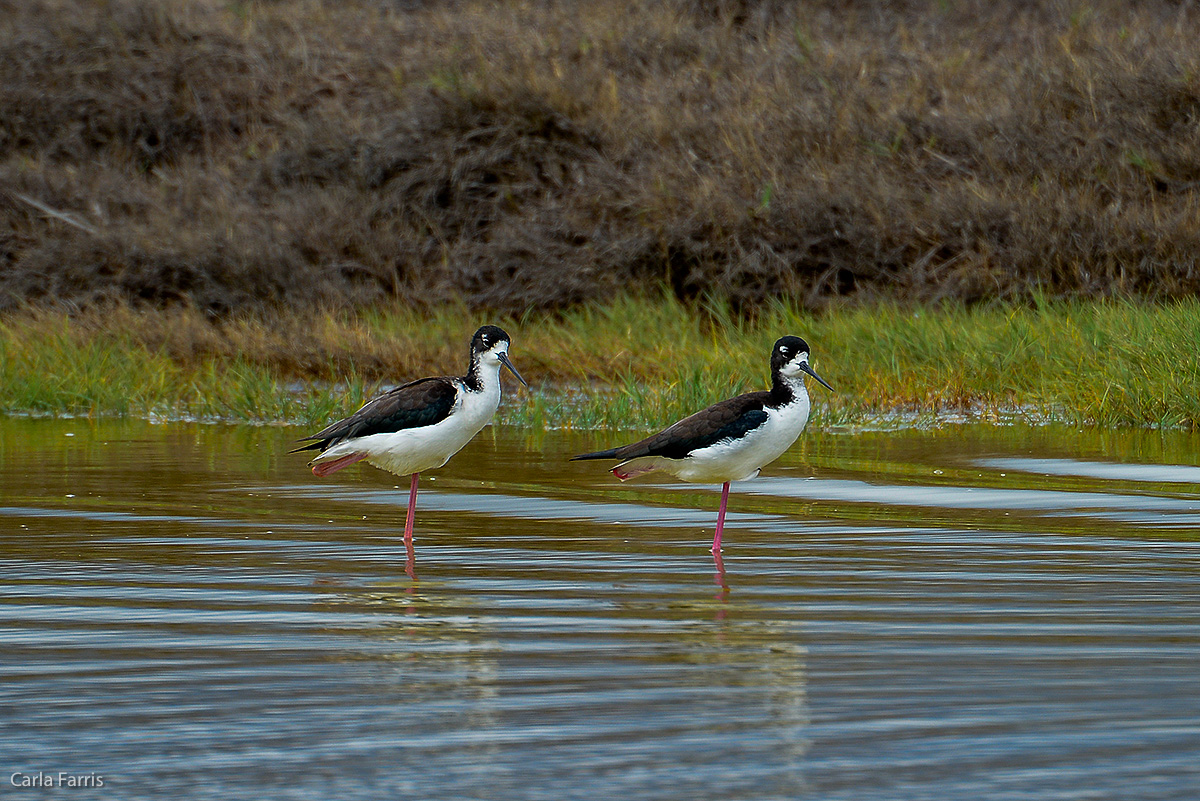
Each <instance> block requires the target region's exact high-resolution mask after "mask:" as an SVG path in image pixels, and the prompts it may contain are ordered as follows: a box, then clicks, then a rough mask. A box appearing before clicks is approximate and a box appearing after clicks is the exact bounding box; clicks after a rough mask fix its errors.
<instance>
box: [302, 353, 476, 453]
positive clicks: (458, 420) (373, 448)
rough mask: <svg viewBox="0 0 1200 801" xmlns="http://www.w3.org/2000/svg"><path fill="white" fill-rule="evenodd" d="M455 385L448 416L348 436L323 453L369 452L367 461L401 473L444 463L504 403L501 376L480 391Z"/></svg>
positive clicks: (460, 384) (459, 384)
mask: <svg viewBox="0 0 1200 801" xmlns="http://www.w3.org/2000/svg"><path fill="white" fill-rule="evenodd" d="M455 388H456V389H457V390H458V396H457V397H456V398H455V401H454V406H453V407H452V408H451V409H450V414H448V415H447V416H446V418H445V419H444V420H442V421H440V422H438V423H434V424H433V425H429V426H421V427H419V428H405V429H401V430H400V431H390V432H387V433H382V434H372V435H370V436H367V437H361V438H356V439H353V440H347V441H346V442H343V443H340V444H339V445H336V446H334V447H333V448H330V449H329V450H328V451H326V452H325V453H324V454H322V457H323V458H326V459H329V458H337V457H338V456H341V455H343V454H342V451H344V452H345V453H346V454H350V453H365V454H366V455H367V458H366V461H367V464H371V465H374V466H375V467H378V468H381V469H383V470H387V471H388V472H390V473H395V474H397V475H401V476H404V475H408V474H410V473H420V472H424V471H425V470H433V469H435V468H438V467H441V466H442V465H444V464H445V463H446V462H447V461H449V460H450V457H451V456H453V455H454V454H456V453H458V452H459V451H460V450H462V448H463V446H464V445H466V444H467V443H468V442H470V441H471V438H472V437H474V436H475V435H476V434H478V433H479V432H480V431H481V430H482V429H483V427H484V426H486V425H487V424H488V422H489V421H490V420H491V419H492V416H493V415H495V413H496V408H497V407H498V406H499V405H500V382H499V376H495V377H494V380H493V381H485V382H484V383H483V386H482V387H481V389H479V390H478V391H474V392H473V391H471V390H469V389H467V388H466V387H465V386H464V385H463V384H462V383H461V382H460V381H457V380H456V381H455Z"/></svg>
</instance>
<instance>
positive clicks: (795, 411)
mask: <svg viewBox="0 0 1200 801" xmlns="http://www.w3.org/2000/svg"><path fill="white" fill-rule="evenodd" d="M764 411H765V412H766V413H767V419H766V422H764V423H763V424H762V425H760V426H759V427H758V428H755V429H754V430H752V431H749V432H747V433H746V435H745V436H744V437H741V438H738V439H727V440H722V441H720V442H717V443H715V444H713V445H710V446H709V447H707V448H701V449H699V450H696V451H693V452H692V454H691V456H689V457H687V458H686V459H679V460H671V462H672V463H671V465H670V466H667V465H662V466H660V468H659V469H662V470H666V471H668V472H670V473H673V474H674V475H676V476H678V477H679V478H681V479H683V480H684V481H719V482H722V483H724V482H726V481H743V480H745V479H749V478H754V477H755V476H756V475H758V471H759V469H760V468H762V467H763V466H764V465H766V464H770V463H771V462H773V461H775V460H776V459H778V458H779V457H780V456H782V455H783V453H784V451H786V450H787V449H788V448H790V447H791V446H792V443H793V442H795V441H796V438H797V437H799V436H800V432H801V431H803V430H804V425H805V423H807V422H808V411H809V400H808V393H806V392H805V391H804V389H803V387H802V388H801V389H800V391H799V392H797V393H796V398H795V400H793V401H792V402H791V403H789V404H787V405H785V406H781V407H779V408H778V409H772V408H769V407H768V408H765V409H764Z"/></svg>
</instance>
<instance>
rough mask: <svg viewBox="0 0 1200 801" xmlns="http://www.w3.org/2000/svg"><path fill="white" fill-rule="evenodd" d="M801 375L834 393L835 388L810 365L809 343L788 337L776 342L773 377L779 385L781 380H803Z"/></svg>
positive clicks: (772, 352)
mask: <svg viewBox="0 0 1200 801" xmlns="http://www.w3.org/2000/svg"><path fill="white" fill-rule="evenodd" d="M801 373H807V374H808V375H810V376H812V377H813V378H815V379H816V380H817V381H818V382H820V384H821V386H823V387H825V388H826V389H828V390H830V391H831V392H832V391H833V387H831V386H829V384H827V383H826V382H825V379H824V378H821V376H819V375H817V374H816V373H815V372H814V371H813V369H812V367H810V366H809V364H808V343H807V342H805V341H804V340H803V339H801V338H800V337H794V336H786V337H780V338H779V339H778V340H776V341H775V349H774V350H773V351H771V375H772V379H773V381H774V382H775V383H776V384H778V382H779V380H780V379H781V378H785V379H789V380H790V379H794V378H803V376H801V375H800V374H801Z"/></svg>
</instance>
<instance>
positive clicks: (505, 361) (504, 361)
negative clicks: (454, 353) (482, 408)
mask: <svg viewBox="0 0 1200 801" xmlns="http://www.w3.org/2000/svg"><path fill="white" fill-rule="evenodd" d="M496 358H498V359H499V360H500V363H501V364H503V365H504V366H505V367H507V368H508V371H509V372H510V373H512V374H513V375H515V376H516V377H517V380H518V381H520V382H521V383H522V384H525V389H529V384H528V383H526V382H525V379H524V378H521V374H520V373H518V372H517V368H515V367H513V363H512V362H510V361H509V360H508V354H507V353H497V354H496ZM817 380H818V381H821V379H819V378H818V379H817ZM821 383H822V384H824V383H825V382H824V381H821Z"/></svg>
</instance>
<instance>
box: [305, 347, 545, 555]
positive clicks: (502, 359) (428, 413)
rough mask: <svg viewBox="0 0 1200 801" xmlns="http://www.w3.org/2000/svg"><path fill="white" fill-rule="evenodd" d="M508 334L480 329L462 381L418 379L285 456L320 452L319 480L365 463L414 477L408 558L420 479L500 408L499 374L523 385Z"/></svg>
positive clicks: (316, 468)
mask: <svg viewBox="0 0 1200 801" xmlns="http://www.w3.org/2000/svg"><path fill="white" fill-rule="evenodd" d="M509 342H510V340H509V337H508V334H506V333H504V331H503V330H502V329H500V328H497V327H496V326H494V325H485V326H484V327H483V328H480V329H479V330H478V331H476V332H475V336H473V337H472V338H471V363H470V367H469V368H468V370H467V374H466V375H465V376H462V377H461V378H459V377H457V376H454V377H450V376H447V377H441V376H439V377H436V378H421V379H418V380H416V381H413V382H411V383H408V384H405V385H403V386H400V387H396V388H395V389H393V390H391V391H389V392H385V393H384V394H382V395H379V396H378V397H375V398H372V399H371V400H370V401H368V402H367V403H366V404H365V405H364V406H363V407H362V408H361V409H359V410H358V411H357V412H355V413H354V414H352V415H350V416H349V417H347V418H346V419H345V420H339V421H338V422H336V423H334V424H333V425H331V426H328V427H327V428H324V429H322V430H321V431H318V432H317V433H316V434H313V435H311V436H307V437H302V438H301V441H302V442H304V441H307V440H313V442H312V444H310V445H303V446H301V447H299V448H296V449H295V450H293V451H290V453H298V452H300V451H307V450H319V451H320V453H319V454H318V455H317V457H316V458H315V459H313V460H312V462H310V466H311V467H312V471H313V473H314V474H315V475H317V476H327V475H329V474H330V473H336V472H337V471H338V470H341V469H342V468H343V467H349V466H350V465H352V464H354V463H355V462H359V461H363V460H365V461H366V462H367V464H371V465H374V466H375V467H379V468H382V469H384V470H387V471H389V472H392V473H395V474H396V475H400V476H403V475H408V474H409V473H411V474H412V485H411V486H410V487H409V491H408V516H407V517H406V519H405V523H404V542H405V544H406V545H407V546H409V552H410V553H411V546H412V532H413V512H414V510H415V508H416V505H417V479H418V477H419V476H420V474H421V473H422V472H423V471H425V470H433V469H434V468H438V467H441V466H442V465H444V464H445V463H446V462H447V461H449V460H450V457H451V456H453V455H454V454H456V453H458V452H459V450H461V449H462V447H463V446H464V445H466V444H467V443H468V442H470V441H471V438H472V437H474V436H475V435H476V434H478V433H479V432H480V430H481V429H482V428H483V427H484V426H485V425H487V424H488V421H489V420H491V419H492V416H493V415H494V414H495V413H496V408H497V407H498V406H499V405H500V367H501V366H504V367H507V368H508V369H509V370H510V371H511V372H512V374H513V375H514V376H516V378H517V380H518V381H520V382H521V383H522V384H525V386H527V387H528V386H529V385H528V384H526V383H525V379H524V378H521V374H520V373H518V372H517V368H515V367H513V363H512V362H511V361H509V359H508V346H509Z"/></svg>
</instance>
